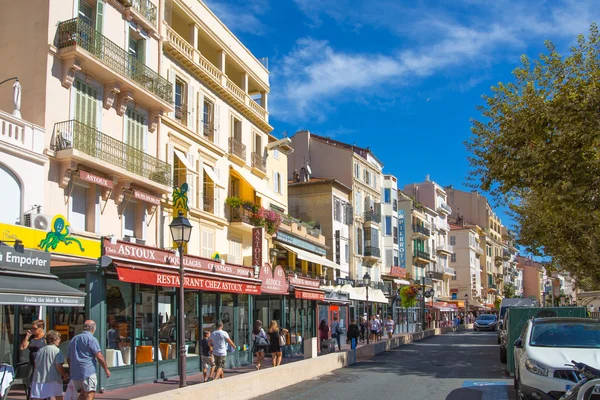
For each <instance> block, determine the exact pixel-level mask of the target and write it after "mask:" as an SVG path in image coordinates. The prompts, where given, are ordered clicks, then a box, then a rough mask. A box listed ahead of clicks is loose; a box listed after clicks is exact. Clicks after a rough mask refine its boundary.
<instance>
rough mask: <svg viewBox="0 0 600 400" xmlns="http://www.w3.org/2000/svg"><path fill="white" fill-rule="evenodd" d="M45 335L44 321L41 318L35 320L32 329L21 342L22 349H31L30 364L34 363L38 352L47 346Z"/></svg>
mask: <svg viewBox="0 0 600 400" xmlns="http://www.w3.org/2000/svg"><path fill="white" fill-rule="evenodd" d="M45 336H46V333H45V332H44V321H42V320H41V319H37V320H35V321H33V322H32V323H31V329H30V330H28V331H27V333H26V334H25V338H24V339H23V341H22V342H21V350H25V349H28V350H29V365H31V366H33V365H34V363H35V356H36V355H37V352H38V351H39V350H40V349H41V348H42V347H44V346H46V340H45Z"/></svg>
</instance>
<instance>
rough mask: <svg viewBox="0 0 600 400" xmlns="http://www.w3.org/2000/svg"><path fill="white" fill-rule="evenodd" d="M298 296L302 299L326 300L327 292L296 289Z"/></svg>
mask: <svg viewBox="0 0 600 400" xmlns="http://www.w3.org/2000/svg"><path fill="white" fill-rule="evenodd" d="M295 296H296V298H297V299H302V300H325V293H321V292H308V291H305V290H296V295H295Z"/></svg>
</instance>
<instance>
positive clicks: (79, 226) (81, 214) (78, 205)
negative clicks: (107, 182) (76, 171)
mask: <svg viewBox="0 0 600 400" xmlns="http://www.w3.org/2000/svg"><path fill="white" fill-rule="evenodd" d="M71 185H72V188H71V197H70V198H69V216H68V219H69V222H70V223H71V227H72V228H73V229H74V230H76V231H80V232H94V233H95V232H97V230H98V229H97V227H98V224H97V222H98V221H97V218H96V217H97V216H98V217H99V215H100V189H99V188H97V186H96V185H90V184H87V183H83V182H79V181H76V180H71Z"/></svg>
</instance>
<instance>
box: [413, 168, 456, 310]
mask: <svg viewBox="0 0 600 400" xmlns="http://www.w3.org/2000/svg"><path fill="white" fill-rule="evenodd" d="M403 191H404V193H406V194H407V195H408V196H412V197H414V199H415V201H417V202H418V203H420V204H422V205H423V206H425V207H427V208H428V209H429V210H431V211H433V213H431V211H430V213H431V216H430V218H431V220H432V221H431V222H432V224H431V228H432V229H431V247H430V248H431V249H432V251H431V255H430V259H431V262H430V264H429V269H428V270H427V271H426V273H427V274H428V275H429V276H430V277H431V278H432V279H433V282H434V284H433V288H434V291H435V295H436V297H438V298H440V299H449V298H450V279H451V278H452V277H453V276H454V275H455V271H454V269H453V268H452V267H450V265H449V257H450V255H451V254H452V253H453V252H454V250H453V248H452V245H450V244H449V242H448V236H449V233H450V225H449V224H448V219H447V217H448V215H450V213H451V212H452V210H451V208H450V207H449V206H448V204H447V202H446V192H445V191H444V189H443V188H442V187H441V186H440V185H438V184H437V183H435V182H433V181H431V180H430V179H429V176H427V177H426V179H425V181H424V182H421V183H413V184H408V185H405V186H404V189H403Z"/></svg>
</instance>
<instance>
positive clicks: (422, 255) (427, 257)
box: [413, 250, 431, 261]
mask: <svg viewBox="0 0 600 400" xmlns="http://www.w3.org/2000/svg"><path fill="white" fill-rule="evenodd" d="M413 257H418V258H423V259H425V260H429V261H431V254H429V253H428V252H426V251H423V250H415V251H414V253H413Z"/></svg>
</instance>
